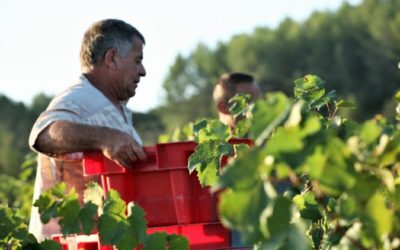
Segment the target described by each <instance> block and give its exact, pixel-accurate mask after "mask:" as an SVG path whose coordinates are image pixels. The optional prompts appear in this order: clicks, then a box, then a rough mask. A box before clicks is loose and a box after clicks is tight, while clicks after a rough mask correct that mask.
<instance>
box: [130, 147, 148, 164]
mask: <svg viewBox="0 0 400 250" xmlns="http://www.w3.org/2000/svg"><path fill="white" fill-rule="evenodd" d="M132 150H133V151H134V152H135V154H136V156H137V157H138V158H139V159H140V160H142V161H144V160H146V158H147V156H146V153H145V152H144V150H143V147H142V146H140V145H138V144H136V143H132Z"/></svg>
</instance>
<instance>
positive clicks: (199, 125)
mask: <svg viewBox="0 0 400 250" xmlns="http://www.w3.org/2000/svg"><path fill="white" fill-rule="evenodd" d="M207 124H208V121H207V120H201V121H199V122H198V123H196V124H194V125H193V133H194V134H198V133H199V131H200V130H201V129H203V128H205V127H207Z"/></svg>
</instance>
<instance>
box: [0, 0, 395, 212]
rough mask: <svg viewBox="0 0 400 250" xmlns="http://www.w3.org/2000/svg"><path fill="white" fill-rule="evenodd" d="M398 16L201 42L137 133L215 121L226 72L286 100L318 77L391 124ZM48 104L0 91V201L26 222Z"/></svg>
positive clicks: (139, 118)
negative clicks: (37, 125) (249, 77)
mask: <svg viewBox="0 0 400 250" xmlns="http://www.w3.org/2000/svg"><path fill="white" fill-rule="evenodd" d="M399 10H400V1H399V0H364V1H363V2H362V3H361V4H360V5H357V6H352V5H349V4H346V3H345V4H343V5H342V6H341V8H340V9H339V10H338V11H335V12H315V13H313V14H312V15H311V16H310V17H309V18H308V19H307V20H306V21H304V22H295V21H293V20H291V19H289V18H287V19H286V20H284V21H283V22H281V23H280V25H279V26H278V27H277V28H276V29H270V28H268V27H257V28H255V29H254V31H253V32H251V33H246V34H237V35H235V36H233V37H232V38H231V39H230V40H229V41H227V42H224V43H222V42H221V43H219V44H218V45H217V46H216V47H215V48H209V47H207V46H206V45H204V44H198V45H197V47H196V48H195V49H194V51H192V52H191V53H190V54H189V55H188V56H182V55H177V57H176V59H175V62H174V64H173V65H171V66H170V69H169V74H168V75H167V77H166V79H165V80H164V82H163V88H164V91H165V92H166V99H165V100H164V101H163V104H162V105H160V106H159V107H157V108H155V109H152V110H150V111H149V112H147V113H135V114H134V124H135V127H136V129H137V130H138V131H139V133H140V134H141V135H142V137H143V139H144V141H145V144H146V145H151V144H154V143H156V142H157V140H158V136H159V135H160V134H164V133H171V132H172V131H173V129H174V128H176V127H180V126H182V125H184V124H187V123H188V122H191V121H195V120H197V119H200V118H210V117H216V110H215V107H214V104H213V101H212V96H211V92H212V88H213V85H214V83H215V81H216V80H217V78H218V77H219V75H221V74H222V73H225V72H231V71H243V72H248V73H250V74H253V75H254V76H255V77H256V79H257V81H258V82H259V83H260V85H261V88H262V90H263V91H264V92H268V91H283V92H285V93H286V94H288V95H290V96H292V95H293V94H292V93H293V80H294V79H296V78H298V77H301V76H304V75H305V74H309V73H310V74H317V75H319V76H321V77H322V78H323V79H325V80H326V81H327V85H326V88H327V89H328V90H332V89H335V90H337V94H338V96H339V97H341V98H345V99H346V100H350V101H353V102H355V103H356V105H357V109H354V110H351V113H348V114H346V116H347V117H350V118H352V119H354V120H359V121H361V120H364V119H367V118H371V117H373V116H375V115H376V114H382V115H384V116H386V117H387V118H388V119H391V118H393V117H394V113H395V112H394V108H395V101H394V98H393V95H394V94H395V92H396V91H397V90H399V87H400V70H399V61H400V11H399ZM50 100H51V96H45V95H43V94H39V95H37V96H36V97H35V98H34V100H33V102H32V104H31V105H29V106H26V105H24V104H22V103H17V102H14V101H12V100H11V99H9V98H7V97H6V96H4V95H1V92H0V117H1V119H0V203H1V202H6V203H8V204H9V205H10V206H13V207H20V208H22V213H23V215H24V216H26V218H29V208H30V204H31V197H32V192H31V189H32V187H33V184H32V183H33V176H34V173H35V166H36V165H35V164H34V154H32V153H31V151H30V149H29V148H28V136H29V132H30V129H31V127H32V125H33V122H34V121H35V119H36V118H37V116H38V115H39V114H40V112H42V111H43V110H44V109H45V108H46V106H47V104H48V103H49V101H50Z"/></svg>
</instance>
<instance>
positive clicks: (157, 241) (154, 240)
mask: <svg viewBox="0 0 400 250" xmlns="http://www.w3.org/2000/svg"><path fill="white" fill-rule="evenodd" d="M155 249H157V250H163V249H167V234H166V233H164V232H155V233H152V234H150V235H149V236H148V239H147V241H146V243H145V245H144V247H143V250H155Z"/></svg>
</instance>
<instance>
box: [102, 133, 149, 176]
mask: <svg viewBox="0 0 400 250" xmlns="http://www.w3.org/2000/svg"><path fill="white" fill-rule="evenodd" d="M101 151H102V152H103V155H104V156H105V157H107V158H108V159H110V160H112V161H114V162H116V163H117V164H118V165H120V166H122V167H125V168H130V166H131V165H132V163H133V162H135V161H137V160H145V159H146V154H145V152H144V150H143V147H142V146H140V145H139V144H138V143H137V142H136V141H135V140H134V139H133V138H132V137H131V136H130V135H128V134H126V133H123V132H119V131H115V134H114V135H113V136H111V137H108V138H107V139H106V140H104V143H103V144H102V145H101Z"/></svg>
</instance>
